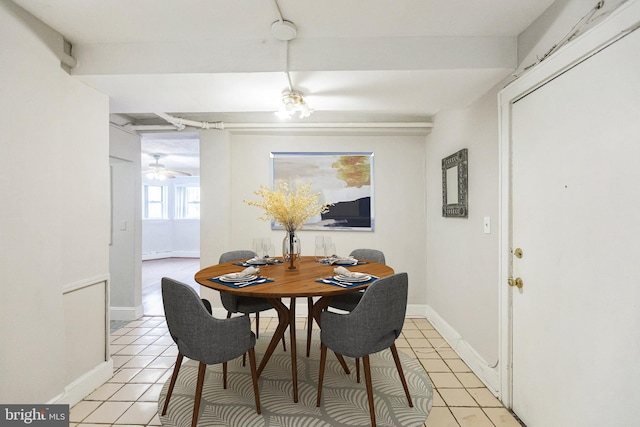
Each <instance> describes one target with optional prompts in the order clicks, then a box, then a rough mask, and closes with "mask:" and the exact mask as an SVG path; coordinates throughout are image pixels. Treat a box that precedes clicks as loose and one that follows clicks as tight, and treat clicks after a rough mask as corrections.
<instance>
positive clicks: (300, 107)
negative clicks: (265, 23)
mask: <svg viewBox="0 0 640 427" xmlns="http://www.w3.org/2000/svg"><path fill="white" fill-rule="evenodd" d="M273 3H274V7H275V9H276V11H277V12H278V16H279V19H278V20H277V21H275V22H274V23H273V24H271V34H272V35H273V37H274V38H275V39H276V40H280V41H283V42H284V43H285V45H284V47H285V69H284V73H285V74H286V76H287V82H288V83H289V89H285V90H284V91H283V92H282V105H281V106H280V110H278V111H276V115H277V116H278V117H279V118H281V119H289V118H291V116H293V115H294V114H296V113H297V114H298V117H299V118H301V119H304V118H307V117H309V116H310V115H311V113H313V110H312V109H311V108H309V106H308V105H307V103H306V102H305V100H304V96H303V95H302V92H300V91H297V90H294V89H293V84H292V83H291V75H290V74H289V41H291V40H293V39H294V38H295V37H296V35H297V34H298V29H297V28H296V24H294V23H293V22H291V21H287V20H285V19H283V18H282V14H281V13H280V8H279V7H278V2H277V0H274V2H273Z"/></svg>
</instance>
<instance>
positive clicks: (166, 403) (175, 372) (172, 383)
mask: <svg viewBox="0 0 640 427" xmlns="http://www.w3.org/2000/svg"><path fill="white" fill-rule="evenodd" d="M183 357H184V356H183V355H182V353H178V357H177V358H176V364H175V366H174V367H173V374H172V375H171V381H170V382H169V390H168V391H167V400H165V401H164V406H163V407H162V415H166V414H167V408H168V407H169V399H171V393H173V386H175V385H176V380H177V379H178V372H179V371H180V366H182V358H183Z"/></svg>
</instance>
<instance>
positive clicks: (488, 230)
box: [482, 216, 491, 234]
mask: <svg viewBox="0 0 640 427" xmlns="http://www.w3.org/2000/svg"><path fill="white" fill-rule="evenodd" d="M482 227H483V230H484V234H491V217H490V216H485V217H484V220H483V225H482Z"/></svg>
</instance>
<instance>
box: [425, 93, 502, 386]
mask: <svg viewBox="0 0 640 427" xmlns="http://www.w3.org/2000/svg"><path fill="white" fill-rule="evenodd" d="M496 94H497V89H493V90H492V91H491V92H489V93H487V94H486V95H484V96H483V97H482V98H481V99H480V100H478V101H476V102H475V103H474V104H473V105H472V106H470V107H469V108H465V109H463V110H455V111H446V112H442V113H440V114H438V115H437V116H436V118H435V120H434V126H433V132H432V133H431V135H429V136H428V138H427V159H428V160H427V195H428V200H427V262H426V265H427V273H426V274H427V304H428V306H429V316H428V317H429V319H430V320H431V321H432V322H433V323H434V324H435V326H436V327H437V328H438V329H439V330H440V332H441V333H442V334H443V335H444V336H445V337H446V338H447V339H448V341H449V343H450V344H451V346H452V347H453V348H454V349H456V350H457V351H458V352H459V353H460V354H461V356H463V358H465V360H466V361H467V362H468V363H469V364H470V365H472V367H474V368H476V370H480V369H481V370H484V371H489V372H488V373H487V375H482V376H484V379H485V381H486V382H488V383H490V384H488V385H491V386H493V387H492V388H493V389H494V391H495V389H496V387H497V381H496V375H497V374H496V373H495V372H492V371H495V370H493V369H492V368H490V367H491V366H493V365H495V363H496V362H497V360H498V314H499V311H498V289H497V286H498V283H497V281H498V262H497V259H498V258H497V250H498V233H497V232H498V126H497V116H498V114H497V103H496ZM462 148H467V149H468V150H469V151H468V154H469V163H468V176H469V179H468V187H469V188H468V190H469V193H468V195H469V197H468V203H469V217H468V218H445V217H443V216H442V213H441V209H442V166H441V160H442V158H444V157H446V156H448V155H450V154H453V153H455V152H456V151H458V150H460V149H462ZM487 216H488V217H490V218H491V223H492V230H491V234H485V233H484V231H483V219H484V217H487ZM477 373H478V374H479V375H481V373H480V372H477Z"/></svg>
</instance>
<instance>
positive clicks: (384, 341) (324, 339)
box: [316, 273, 413, 426]
mask: <svg viewBox="0 0 640 427" xmlns="http://www.w3.org/2000/svg"><path fill="white" fill-rule="evenodd" d="M408 289H409V278H408V275H407V273H397V274H394V275H391V276H388V277H383V278H381V279H378V280H376V281H375V282H373V283H372V284H371V286H369V287H368V288H367V290H365V291H364V293H363V295H362V298H361V299H360V302H359V303H358V305H357V306H356V307H355V308H354V309H353V310H352V311H351V312H350V313H346V314H341V313H334V312H331V311H323V312H322V315H321V318H320V323H321V329H320V340H321V343H322V344H321V351H320V374H319V376H318V398H317V401H316V405H317V406H320V402H321V399H322V381H323V378H324V368H325V364H326V360H327V348H329V349H330V350H332V351H334V352H335V353H338V354H341V355H343V356H349V357H355V358H356V359H358V358H360V357H362V360H363V365H364V378H365V383H366V389H367V397H368V400H369V414H370V416H371V425H372V426H375V425H376V418H375V409H374V406H373V386H372V381H371V366H370V362H369V355H370V354H373V353H377V352H379V351H382V350H384V349H386V348H389V349H391V353H392V355H393V360H394V361H395V364H396V368H397V369H398V374H399V376H400V381H401V382H402V387H403V388H404V393H405V395H406V396H407V401H408V402H409V406H410V407H413V402H412V401H411V396H410V395H409V388H408V387H407V381H406V380H405V377H404V372H403V370H402V365H401V363H400V357H399V356H398V350H397V349H396V345H395V341H396V338H398V337H399V336H400V333H401V332H402V325H403V324H404V317H405V314H406V311H407V294H408Z"/></svg>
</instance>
